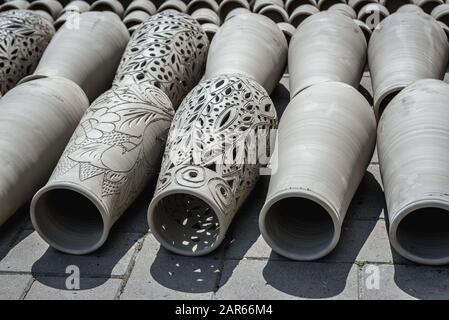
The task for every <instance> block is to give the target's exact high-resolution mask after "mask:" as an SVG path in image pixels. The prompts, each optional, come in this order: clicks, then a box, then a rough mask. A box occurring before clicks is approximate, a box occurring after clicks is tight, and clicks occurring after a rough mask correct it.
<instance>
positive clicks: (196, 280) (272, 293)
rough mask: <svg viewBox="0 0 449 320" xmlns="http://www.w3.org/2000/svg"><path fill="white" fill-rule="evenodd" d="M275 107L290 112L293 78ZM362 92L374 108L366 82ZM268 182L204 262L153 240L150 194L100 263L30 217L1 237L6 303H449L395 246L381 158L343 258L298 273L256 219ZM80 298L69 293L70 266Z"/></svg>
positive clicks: (448, 273)
mask: <svg viewBox="0 0 449 320" xmlns="http://www.w3.org/2000/svg"><path fill="white" fill-rule="evenodd" d="M281 83H282V84H281V85H279V86H278V88H277V89H276V91H275V93H274V94H273V98H274V99H275V102H276V104H277V106H278V109H279V111H280V113H282V110H283V108H285V106H286V104H287V103H288V100H289V99H288V77H287V76H285V77H284V78H283V79H282V82H281ZM361 90H362V91H363V92H364V93H365V94H366V95H367V97H368V98H369V95H370V94H369V92H370V91H371V88H370V79H369V77H368V75H367V74H366V75H365V77H364V79H363V81H362V88H361ZM267 186H268V181H267V179H262V180H261V181H260V183H259V184H258V186H257V188H256V190H254V192H253V193H252V195H251V196H250V198H249V199H248V201H247V202H246V204H245V205H244V207H243V208H242V209H241V210H240V212H239V213H238V215H237V217H236V219H235V222H234V224H233V226H232V227H231V230H230V232H229V234H228V238H227V240H226V241H225V244H224V245H223V246H221V247H220V248H219V250H218V251H217V252H215V253H214V254H213V255H211V256H209V257H205V258H185V257H180V256H175V255H173V254H170V253H168V252H167V251H165V250H164V249H161V248H160V247H159V244H158V243H157V242H156V241H155V239H154V238H153V236H152V235H151V233H148V232H147V222H146V208H147V205H148V202H149V199H150V197H151V195H152V188H151V187H149V188H148V190H147V191H146V192H145V193H144V195H143V196H142V197H141V199H140V200H139V201H138V202H137V203H136V204H135V205H134V206H133V208H131V209H130V210H129V212H128V213H127V214H125V216H124V218H122V219H121V220H120V221H119V223H118V224H117V225H116V226H115V227H114V229H113V231H112V233H111V236H110V239H109V241H108V242H107V245H106V246H105V247H104V248H102V249H101V250H100V251H98V252H97V253H95V254H93V255H89V256H84V257H74V256H69V255H65V254H61V253H58V252H56V251H55V250H53V249H51V248H49V247H48V245H46V244H45V242H44V241H43V240H41V239H40V237H39V236H38V235H37V234H36V232H35V231H34V230H33V227H32V225H31V223H30V221H29V219H28V215H27V209H26V208H24V209H23V210H21V212H19V213H17V215H16V216H15V217H14V218H13V219H12V220H11V221H9V222H8V223H7V224H6V225H5V226H4V227H2V228H1V229H0V299H448V298H449V268H447V267H441V268H431V267H425V266H418V265H414V264H412V263H410V262H408V261H405V260H404V259H401V258H400V257H399V256H398V255H397V254H395V253H394V252H393V251H392V249H391V247H390V245H389V242H388V236H387V231H386V220H385V218H384V212H385V200H384V196H383V191H382V184H381V180H380V176H379V165H378V162H377V157H376V156H375V157H374V158H373V160H372V163H371V165H370V167H369V169H368V172H367V174H366V177H365V178H364V180H363V183H362V185H361V186H360V189H359V191H358V193H357V195H356V197H355V199H354V201H353V204H352V206H351V208H350V210H349V213H348V216H347V219H346V221H345V225H344V228H343V232H342V238H341V241H340V244H339V246H338V247H337V249H336V250H335V251H334V252H333V253H332V254H331V255H330V256H328V257H326V258H325V259H323V260H321V261H318V262H313V263H298V262H291V261H287V260H285V259H283V258H282V257H280V256H278V255H276V254H274V253H273V252H272V251H271V250H270V248H269V247H268V246H267V245H266V244H265V242H264V241H263V239H262V238H261V236H260V233H259V230H258V225H257V218H258V214H259V211H260V209H261V207H262V204H263V201H264V198H265V193H266V189H267ZM71 265H76V266H78V267H79V269H80V273H81V281H80V286H81V289H80V290H76V291H70V290H67V289H66V280H67V276H68V275H67V274H66V270H67V267H68V266H71Z"/></svg>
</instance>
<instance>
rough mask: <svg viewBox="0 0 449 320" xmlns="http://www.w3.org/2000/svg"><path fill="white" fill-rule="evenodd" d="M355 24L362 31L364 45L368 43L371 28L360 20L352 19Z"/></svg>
mask: <svg viewBox="0 0 449 320" xmlns="http://www.w3.org/2000/svg"><path fill="white" fill-rule="evenodd" d="M354 22H355V24H356V25H357V26H358V27H359V28H360V30H362V32H363V35H364V36H365V40H366V43H369V40H370V39H371V35H372V34H373V32H372V31H371V28H370V27H368V25H367V24H366V23H365V22H363V21H360V20H357V19H354Z"/></svg>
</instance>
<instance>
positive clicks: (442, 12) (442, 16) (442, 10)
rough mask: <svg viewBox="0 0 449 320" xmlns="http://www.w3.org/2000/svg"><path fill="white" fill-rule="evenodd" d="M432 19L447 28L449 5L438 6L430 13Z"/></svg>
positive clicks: (448, 23)
mask: <svg viewBox="0 0 449 320" xmlns="http://www.w3.org/2000/svg"><path fill="white" fill-rule="evenodd" d="M431 15H432V17H434V18H435V19H437V20H438V21H441V22H443V23H444V24H446V25H447V26H449V4H447V3H445V4H440V5H439V6H437V7H435V9H433V10H432V12H431Z"/></svg>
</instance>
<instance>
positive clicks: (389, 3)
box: [379, 0, 413, 13]
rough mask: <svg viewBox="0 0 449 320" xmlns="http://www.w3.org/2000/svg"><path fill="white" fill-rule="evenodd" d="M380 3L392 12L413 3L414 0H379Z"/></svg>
mask: <svg viewBox="0 0 449 320" xmlns="http://www.w3.org/2000/svg"><path fill="white" fill-rule="evenodd" d="M379 3H380V4H382V5H384V6H385V7H386V8H387V9H388V11H389V12H390V13H395V12H396V11H397V10H398V9H399V8H400V7H402V6H404V5H407V4H413V0H379Z"/></svg>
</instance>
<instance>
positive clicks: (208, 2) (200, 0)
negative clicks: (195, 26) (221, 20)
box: [186, 0, 282, 14]
mask: <svg viewBox="0 0 449 320" xmlns="http://www.w3.org/2000/svg"><path fill="white" fill-rule="evenodd" d="M281 1H282V0H281ZM202 8H207V9H211V10H212V11H214V12H215V13H218V3H217V2H216V1H215V0H192V1H190V2H189V4H188V5H187V9H186V13H188V14H192V13H193V12H195V11H196V10H198V9H202Z"/></svg>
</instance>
